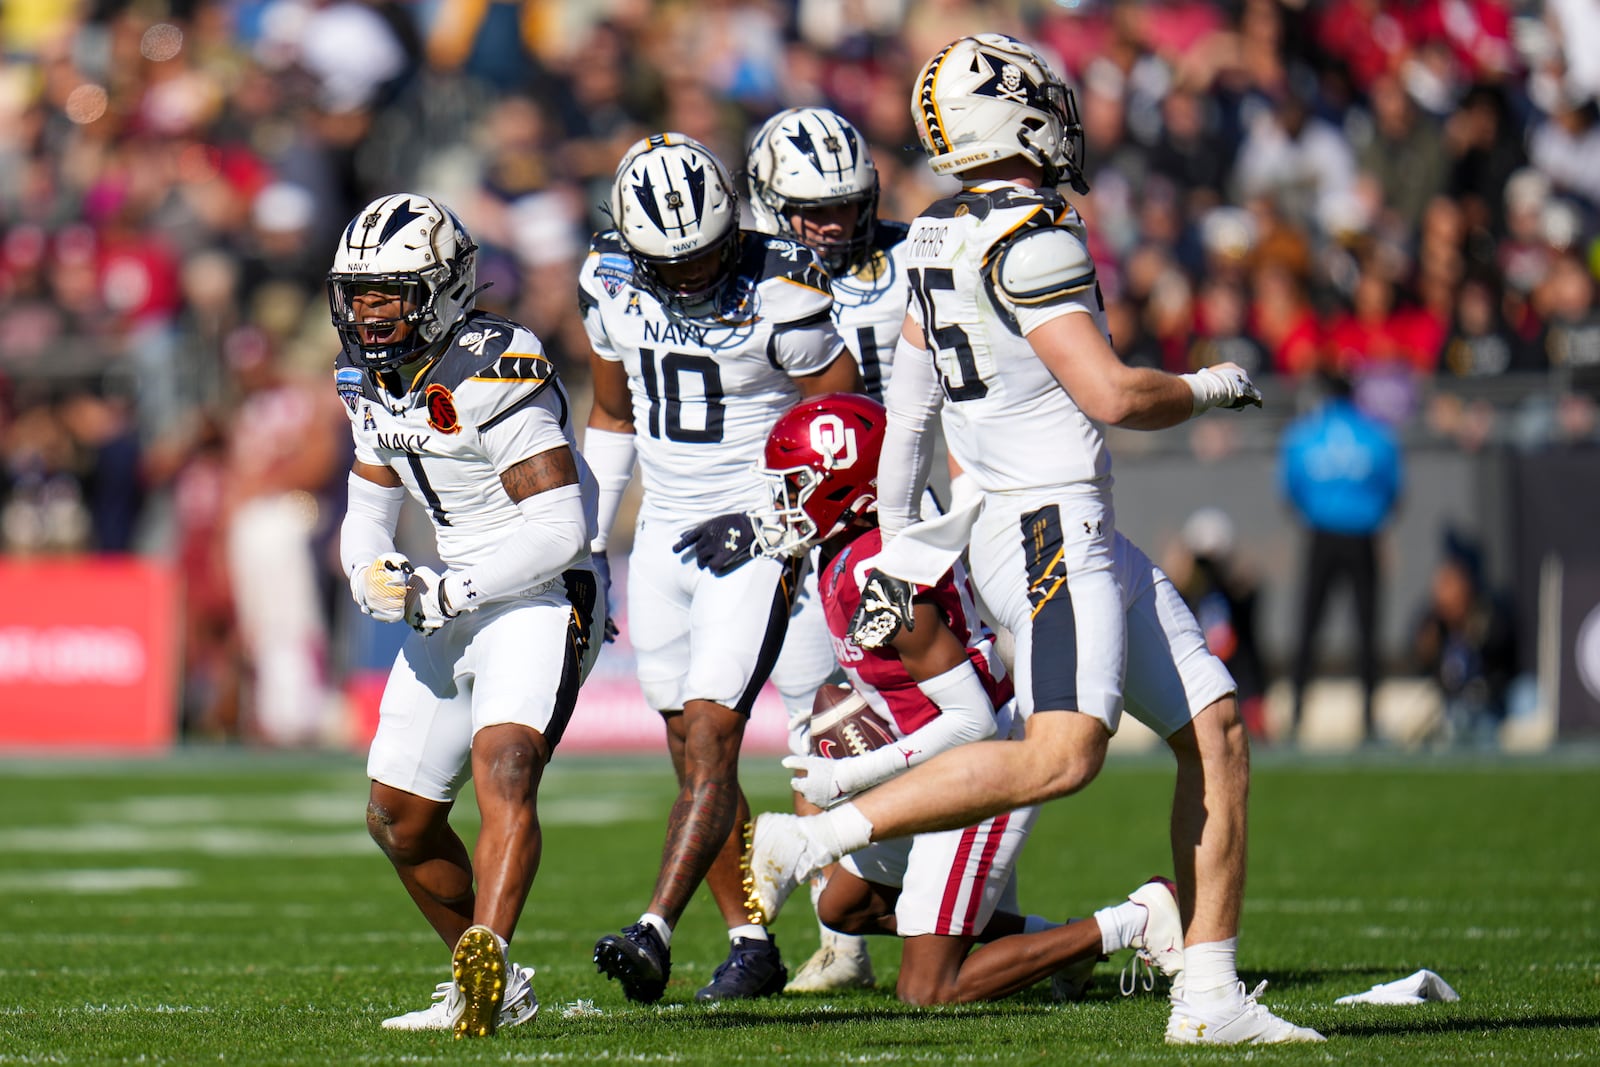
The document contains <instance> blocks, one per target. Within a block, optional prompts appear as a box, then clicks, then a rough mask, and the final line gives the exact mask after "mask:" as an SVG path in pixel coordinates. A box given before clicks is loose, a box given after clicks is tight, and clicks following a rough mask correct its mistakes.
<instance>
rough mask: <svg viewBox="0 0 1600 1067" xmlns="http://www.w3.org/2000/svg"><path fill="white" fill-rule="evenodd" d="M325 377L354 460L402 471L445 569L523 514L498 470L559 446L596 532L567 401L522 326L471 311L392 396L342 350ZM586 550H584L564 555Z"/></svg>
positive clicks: (479, 551)
mask: <svg viewBox="0 0 1600 1067" xmlns="http://www.w3.org/2000/svg"><path fill="white" fill-rule="evenodd" d="M334 378H335V383H336V385H337V386H338V389H339V399H340V400H342V401H343V402H344V406H345V412H346V414H348V415H349V417H350V430H351V432H352V433H353V434H354V436H355V442H356V458H357V459H359V460H360V461H361V462H363V463H370V464H375V465H381V466H386V467H389V468H391V469H393V470H394V472H395V473H396V474H398V475H399V476H400V480H401V482H403V483H404V484H405V487H406V490H407V491H408V492H409V493H410V494H411V497H412V499H414V500H416V501H417V503H419V504H421V505H422V506H423V508H424V509H426V511H427V512H428V516H429V517H430V518H431V519H432V520H433V527H434V533H435V536H436V539H437V541H438V549H439V558H440V559H442V560H443V561H444V562H445V564H446V565H448V566H451V567H457V568H460V567H469V566H472V565H473V564H476V563H482V562H484V561H485V560H487V559H489V558H490V557H491V556H493V554H494V553H495V551H496V550H497V549H498V548H499V547H500V545H501V544H502V542H503V541H504V540H505V538H506V536H507V535H508V534H509V533H510V532H511V531H512V530H514V529H516V527H518V526H520V525H521V524H522V523H523V522H525V521H526V520H525V519H524V518H523V515H522V512H521V511H520V510H519V509H518V508H517V505H516V503H515V502H513V501H512V499H511V497H510V496H509V495H508V494H507V493H506V490H505V486H503V485H502V484H501V483H500V472H502V471H504V470H507V469H509V468H510V467H512V466H515V465H516V464H517V463H520V462H521V461H522V460H524V459H527V458H528V457H529V456H535V455H538V454H539V453H541V452H547V451H549V450H550V449H553V448H559V447H561V446H563V445H564V446H566V447H567V448H569V449H571V451H572V454H573V457H574V458H575V460H576V461H577V465H578V477H579V485H580V487H581V489H582V492H583V502H584V510H585V511H586V512H587V513H588V516H589V527H590V528H589V536H590V537H593V536H594V525H595V519H594V515H595V506H596V499H597V494H596V489H595V481H594V477H593V476H592V475H591V474H590V473H589V468H588V467H587V466H586V465H585V464H584V462H583V457H582V456H581V455H580V454H579V453H578V448H577V445H576V443H575V441H574V439H573V434H572V412H571V405H570V404H569V403H568V402H567V393H566V390H565V389H563V388H562V386H561V381H560V379H559V378H557V376H556V369H555V366H554V365H553V364H552V363H551V362H550V361H549V360H548V359H547V358H545V355H544V346H543V345H542V344H540V342H539V339H538V338H537V337H535V336H534V335H533V334H532V332H530V331H529V330H528V329H527V328H526V327H523V326H519V325H518V324H517V323H515V322H512V321H511V320H509V319H504V318H501V317H500V316H498V315H493V314H490V313H489V312H486V311H474V312H471V313H469V314H468V316H467V318H466V321H464V322H463V323H462V324H461V325H460V327H458V328H457V330H456V331H455V334H454V335H453V337H452V339H451V341H450V344H449V347H448V348H446V349H445V351H444V352H443V353H442V354H441V355H439V356H438V357H436V358H435V359H434V360H433V361H432V362H430V363H429V364H428V365H427V366H426V367H424V369H423V370H422V371H421V372H420V373H419V374H418V375H417V377H416V379H415V380H414V381H413V382H411V383H410V387H409V388H408V389H407V390H406V392H405V393H404V395H402V396H399V397H395V396H392V395H390V394H389V392H388V391H387V390H385V389H384V388H383V387H382V386H380V385H379V384H378V383H376V382H375V381H374V380H373V375H372V374H371V373H370V372H368V371H367V370H366V369H365V368H362V367H359V366H356V365H355V364H354V363H353V362H352V361H351V360H350V357H349V356H348V355H347V354H345V353H343V352H341V353H340V355H339V358H338V360H337V362H336V364H335V370H334ZM587 556H588V552H587V550H585V551H584V552H583V553H581V554H580V555H578V556H575V557H574V558H573V560H572V562H573V563H578V562H581V561H582V560H584V559H586V558H587Z"/></svg>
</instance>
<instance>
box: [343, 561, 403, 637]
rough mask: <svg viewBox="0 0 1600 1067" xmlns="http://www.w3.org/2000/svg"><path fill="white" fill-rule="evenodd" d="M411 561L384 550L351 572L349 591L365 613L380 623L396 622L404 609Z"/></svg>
mask: <svg viewBox="0 0 1600 1067" xmlns="http://www.w3.org/2000/svg"><path fill="white" fill-rule="evenodd" d="M413 569H414V568H413V567H412V566H411V561H410V560H409V559H406V557H405V556H404V555H403V554H402V553H399V552H385V553H384V554H383V555H381V556H379V557H378V558H377V559H375V560H373V561H372V562H371V563H369V564H367V565H366V566H365V567H357V568H355V570H354V571H352V572H351V574H350V594H351V595H352V596H354V597H355V599H356V604H357V605H359V606H360V608H361V610H362V611H364V612H365V613H366V614H368V615H371V616H372V617H373V618H374V619H377V620H378V621H379V622H399V621H400V620H401V619H402V618H404V617H405V612H406V583H407V582H408V581H409V580H410V578H411V572H412V571H413Z"/></svg>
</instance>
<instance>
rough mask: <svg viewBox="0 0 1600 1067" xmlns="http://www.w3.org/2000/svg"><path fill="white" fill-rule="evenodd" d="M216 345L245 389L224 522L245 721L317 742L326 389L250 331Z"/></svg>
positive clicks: (263, 730)
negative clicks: (286, 364)
mask: <svg viewBox="0 0 1600 1067" xmlns="http://www.w3.org/2000/svg"><path fill="white" fill-rule="evenodd" d="M224 351H225V355H226V358H227V360H228V364H229V367H230V369H231V370H232V371H233V373H234V376H235V379H236V381H237V383H238V386H239V388H240V389H241V390H242V392H243V399H242V400H241V402H240V404H239V408H238V410H237V411H236V412H235V414H234V417H233V420H232V425H231V427H230V432H231V439H230V441H229V443H228V480H227V486H226V493H227V496H226V502H225V515H224V524H225V531H226V532H225V537H226V539H227V563H228V575H229V584H230V586H231V587H232V589H233V601H234V609H235V612H236V614H237V617H238V621H239V631H240V636H241V638H242V641H243V648H244V652H245V657H246V659H247V661H248V663H249V665H250V668H251V670H252V672H253V684H252V687H251V693H252V699H251V701H250V703H249V707H250V711H251V713H252V717H251V720H250V721H251V725H252V728H253V732H254V736H255V737H256V738H257V739H259V740H260V741H263V742H265V743H267V744H271V745H285V746H305V745H316V744H322V743H326V742H327V741H329V740H334V739H336V738H334V737H331V736H330V734H331V733H332V731H333V730H334V729H335V728H336V727H337V723H334V722H331V721H330V720H329V718H328V713H329V712H330V711H331V710H332V707H331V703H330V695H331V693H330V689H329V687H328V678H327V675H326V668H327V652H328V648H327V622H326V619H325V618H324V615H323V610H322V597H321V595H320V593H319V590H318V581H319V573H320V572H321V571H322V570H323V569H324V567H323V564H322V563H321V561H320V560H319V558H318V557H317V556H316V554H315V553H314V552H313V550H312V544H313V540H314V535H315V533H316V531H317V525H318V522H319V519H320V520H326V516H324V515H322V514H321V509H319V508H318V506H317V502H316V498H315V496H314V494H315V493H317V492H319V491H320V490H321V489H322V488H323V487H324V486H325V485H326V484H327V483H328V481H329V480H330V478H331V477H332V476H333V473H334V472H335V471H336V470H337V468H338V464H339V459H340V452H339V450H338V448H337V441H338V436H337V434H336V433H335V431H336V429H337V428H338V423H337V422H336V421H334V420H335V419H336V418H337V414H338V413H337V411H336V410H335V409H334V408H333V406H332V405H333V403H334V396H333V392H332V391H331V390H328V389H323V388H319V387H318V386H317V385H313V384H312V383H309V382H307V383H301V382H297V381H294V380H292V379H290V378H289V377H288V376H287V375H285V374H284V373H283V372H282V371H281V370H280V369H279V368H278V366H277V363H276V354H275V353H274V352H273V351H272V348H271V345H270V342H269V341H268V339H267V336H266V334H264V333H263V332H262V331H260V330H257V329H254V328H251V327H244V328H241V329H239V330H236V331H234V333H233V334H231V335H230V336H229V337H228V339H227V342H226V345H225V350H224ZM319 384H320V383H319Z"/></svg>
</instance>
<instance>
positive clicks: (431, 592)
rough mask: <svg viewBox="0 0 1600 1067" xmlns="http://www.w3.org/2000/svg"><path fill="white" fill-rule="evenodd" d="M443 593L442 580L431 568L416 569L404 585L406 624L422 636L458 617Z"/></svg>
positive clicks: (428, 634) (457, 613)
mask: <svg viewBox="0 0 1600 1067" xmlns="http://www.w3.org/2000/svg"><path fill="white" fill-rule="evenodd" d="M459 614H460V612H458V611H454V610H452V609H451V607H450V601H449V598H448V597H446V596H445V593H444V578H443V577H442V576H441V575H440V574H438V573H437V572H436V571H434V569H433V568H432V567H418V568H417V569H416V570H414V571H413V572H412V573H411V580H410V581H409V582H407V583H406V622H408V623H410V624H411V628H412V629H413V630H415V631H417V633H419V634H422V635H423V636H431V635H432V634H433V632H434V631H435V630H437V629H438V628H439V627H441V626H443V625H444V624H445V623H447V622H449V621H450V620H451V619H453V618H455V617H456V616H457V615H459Z"/></svg>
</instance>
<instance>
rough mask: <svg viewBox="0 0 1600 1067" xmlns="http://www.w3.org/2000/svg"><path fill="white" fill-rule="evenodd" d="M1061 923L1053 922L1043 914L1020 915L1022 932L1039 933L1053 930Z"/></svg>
mask: <svg viewBox="0 0 1600 1067" xmlns="http://www.w3.org/2000/svg"><path fill="white" fill-rule="evenodd" d="M1062 925H1064V924H1062V923H1054V922H1051V921H1050V920H1049V919H1046V918H1045V917H1044V916H1043V915H1024V916H1023V917H1022V932H1023V933H1025V934H1040V933H1043V932H1044V931H1046V930H1054V929H1055V928H1056V927H1058V926H1062Z"/></svg>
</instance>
